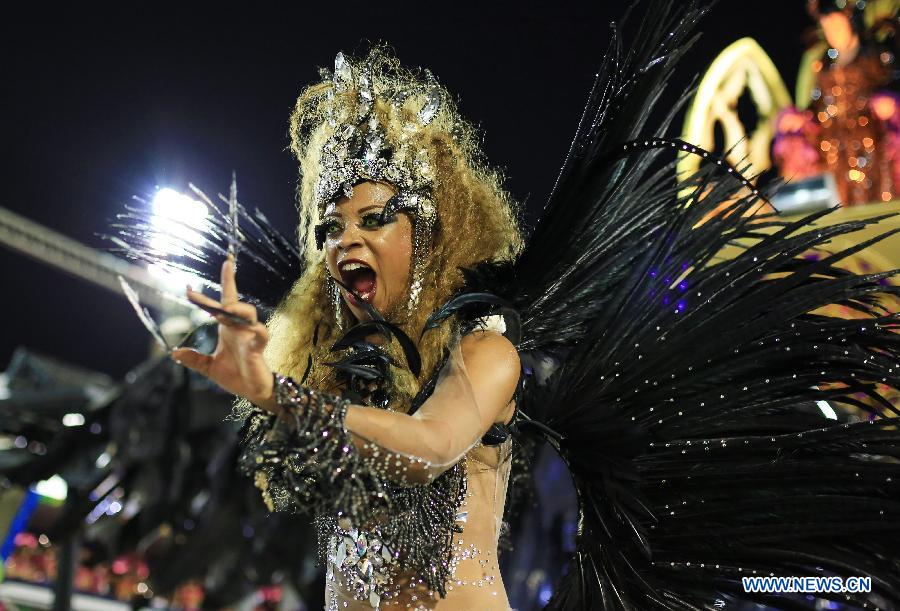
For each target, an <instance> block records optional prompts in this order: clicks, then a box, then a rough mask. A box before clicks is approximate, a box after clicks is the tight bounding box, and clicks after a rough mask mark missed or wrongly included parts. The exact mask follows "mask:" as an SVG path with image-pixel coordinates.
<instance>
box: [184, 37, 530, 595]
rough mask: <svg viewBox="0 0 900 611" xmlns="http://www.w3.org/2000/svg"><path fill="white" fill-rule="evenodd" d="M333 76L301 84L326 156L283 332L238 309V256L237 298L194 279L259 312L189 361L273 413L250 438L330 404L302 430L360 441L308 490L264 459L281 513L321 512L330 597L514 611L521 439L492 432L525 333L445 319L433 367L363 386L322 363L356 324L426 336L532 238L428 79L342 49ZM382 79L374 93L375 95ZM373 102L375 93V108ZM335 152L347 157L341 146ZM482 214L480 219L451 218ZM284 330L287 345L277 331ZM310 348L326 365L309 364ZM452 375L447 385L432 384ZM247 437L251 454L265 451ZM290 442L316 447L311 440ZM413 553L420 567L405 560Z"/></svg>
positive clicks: (229, 321)
mask: <svg viewBox="0 0 900 611" xmlns="http://www.w3.org/2000/svg"><path fill="white" fill-rule="evenodd" d="M330 84H331V88H330V89H328V91H329V92H330V93H329V94H326V95H324V96H323V95H322V93H323V87H322V86H321V85H318V86H314V87H312V88H310V89H309V90H308V91H307V92H306V93H305V94H304V95H303V96H301V98H300V101H299V102H298V108H297V111H296V112H295V115H294V119H293V124H294V130H293V134H294V150H295V151H296V152H297V155H298V157H299V159H300V161H301V165H302V166H303V167H304V169H306V168H315V169H311V170H309V171H305V172H304V180H303V184H302V190H303V196H302V197H301V205H302V206H303V208H302V210H301V218H303V220H304V224H305V226H306V227H307V228H308V229H307V231H308V235H303V236H302V237H303V238H306V239H309V240H313V239H316V238H318V240H319V242H318V244H317V245H314V246H312V247H311V248H309V249H308V251H307V252H308V260H307V262H306V272H305V274H304V275H303V276H302V277H301V279H300V281H299V282H298V283H297V286H296V287H295V288H294V290H293V291H292V292H291V294H290V295H289V296H288V297H287V299H286V300H285V301H284V302H283V304H282V306H281V308H280V310H279V311H278V313H277V314H276V315H275V317H274V319H273V320H272V321H271V322H270V329H271V332H270V331H269V330H267V329H266V327H265V326H264V325H262V324H261V323H259V322H257V319H256V308H254V307H253V306H251V305H249V304H245V303H240V302H238V292H237V288H236V285H235V278H234V266H233V262H231V261H226V263H225V264H224V266H223V268H222V301H221V303H218V302H214V301H212V300H211V299H209V298H208V297H205V296H203V295H202V294H200V293H195V292H193V291H190V292H189V293H188V296H189V298H190V299H191V300H192V301H195V302H197V303H201V304H204V305H206V306H212V307H220V308H223V309H224V310H225V311H226V312H229V313H231V314H235V315H238V316H242V317H244V318H246V319H248V320H250V321H252V324H250V325H246V324H242V323H240V322H235V321H234V319H233V318H228V317H224V316H221V315H220V316H219V317H218V320H219V322H220V324H221V325H222V327H221V331H220V333H221V335H220V342H219V347H218V348H217V350H216V352H215V353H214V354H213V355H210V356H206V355H202V354H200V353H198V352H195V351H193V350H188V349H180V350H176V351H175V352H174V353H173V357H174V358H176V359H178V360H179V361H180V362H182V363H183V364H184V365H186V366H187V367H190V368H191V369H195V370H197V371H199V372H200V373H202V374H204V375H207V376H209V377H210V378H211V379H213V380H215V381H216V382H218V383H219V384H220V385H221V386H222V387H223V388H225V389H226V390H228V391H229V392H232V393H234V394H236V395H238V396H241V397H244V398H246V399H247V400H248V401H249V402H251V403H252V404H254V405H256V406H258V407H260V408H262V409H263V410H265V412H262V411H256V412H254V414H253V418H252V422H251V425H250V432H249V435H250V437H251V438H252V437H253V435H256V434H257V433H258V434H260V435H265V436H267V437H271V436H273V435H275V434H276V433H277V432H278V430H277V429H278V427H279V426H287V427H289V426H290V425H291V424H292V422H293V419H294V418H301V419H302V418H305V417H307V416H309V415H310V414H309V412H310V410H318V409H319V408H323V409H324V410H325V411H326V412H328V413H329V415H328V417H327V418H326V419H325V420H322V421H320V422H317V423H315V424H307V425H304V427H303V429H304V430H308V431H313V430H315V431H319V430H327V429H329V428H331V427H335V428H334V430H333V434H332V435H331V436H330V437H329V438H328V439H327V440H326V443H325V444H322V445H319V444H317V445H318V447H317V448H316V450H317V453H318V454H319V455H321V453H323V452H328V451H330V448H332V447H333V446H334V445H335V444H337V445H341V446H343V445H344V444H348V443H350V441H351V440H352V442H353V443H354V444H355V449H354V450H351V451H349V452H347V454H346V455H345V456H344V457H342V458H341V459H340V460H339V461H338V462H330V461H323V462H322V463H321V464H318V465H309V464H307V465H305V466H304V469H309V470H311V471H316V472H317V473H316V475H318V476H320V478H333V479H334V480H335V481H332V482H330V484H329V485H328V487H329V488H330V490H329V491H327V492H325V491H323V490H319V487H321V486H322V483H321V482H319V483H317V484H316V488H315V489H312V488H310V489H309V490H306V489H304V490H298V489H297V488H298V486H297V482H296V478H297V477H300V476H302V475H303V469H294V470H290V469H289V470H287V471H284V470H281V469H279V467H278V465H279V464H280V461H282V460H284V455H283V454H281V453H277V454H276V455H275V456H274V460H275V461H279V462H276V463H274V465H273V464H270V463H268V462H265V461H264V462H262V463H260V464H261V465H265V466H264V467H261V466H260V465H256V464H253V463H252V462H251V465H250V467H251V469H253V470H255V471H256V477H257V481H258V484H259V485H260V487H261V488H262V489H263V494H264V497H265V499H266V501H267V503H268V504H269V506H270V508H271V509H273V510H274V509H276V508H278V509H290V506H291V504H298V505H300V507H301V508H313V509H315V511H316V513H317V514H318V516H319V523H320V529H321V531H322V534H321V536H322V540H323V543H325V544H326V545H327V550H326V559H327V561H328V580H329V581H328V593H327V599H328V600H329V603H328V604H329V605H331V606H333V607H335V608H362V607H366V608H371V607H378V606H379V605H380V606H382V607H387V608H390V607H392V606H396V607H399V608H408V607H410V606H412V607H419V606H421V607H423V608H432V607H433V606H434V605H435V604H437V602H438V598H439V596H443V597H444V602H443V603H442V605H441V608H444V607H448V608H459V609H476V608H477V609H489V608H497V609H503V608H508V606H509V605H508V602H506V594H505V591H504V588H503V582H502V580H501V578H500V573H499V568H498V566H497V541H498V537H499V526H500V519H501V517H502V514H503V506H504V499H505V496H506V495H505V489H506V480H507V474H508V470H509V463H510V453H511V450H510V444H511V441H510V440H509V439H508V438H506V437H507V436H506V435H503V437H504V438H502V439H501V438H499V437H498V435H497V434H496V433H494V435H493V436H492V437H491V438H490V439H485V438H484V436H485V435H486V434H487V433H488V431H489V430H490V429H491V428H493V427H495V425H496V426H498V427H503V426H504V425H506V424H509V423H510V422H511V421H512V418H513V415H514V413H515V407H516V402H515V398H514V395H515V393H516V390H517V386H518V383H519V379H520V374H521V367H520V364H519V359H518V355H517V353H516V350H515V347H514V346H513V344H512V343H511V342H510V341H509V340H508V339H506V338H505V337H504V336H503V335H502V334H501V333H499V332H498V331H497V330H494V329H488V328H481V327H482V326H479V327H478V328H472V325H471V324H466V325H463V326H461V327H459V328H451V327H449V326H446V327H442V328H441V329H440V331H439V332H434V333H429V334H428V335H426V340H425V341H423V342H421V343H420V344H419V346H418V352H420V353H421V357H422V359H423V362H422V366H421V373H420V374H419V376H417V377H414V376H412V375H410V374H409V373H408V372H406V373H407V375H406V376H402V375H398V376H396V377H395V376H393V375H391V374H389V373H387V372H385V374H386V375H384V376H383V377H382V378H381V379H378V380H372V379H370V380H365V381H364V382H363V380H362V379H361V378H360V377H359V376H344V379H341V376H336V375H335V373H334V371H335V369H334V368H332V367H329V366H327V365H326V363H325V361H327V360H329V354H328V352H327V351H325V350H321V349H320V350H319V351H318V354H317V353H316V348H317V346H315V343H316V342H318V343H319V345H324V346H326V347H327V346H330V345H331V344H333V343H334V342H335V341H336V340H338V338H339V337H340V335H341V333H342V332H343V331H346V330H347V329H348V328H350V327H352V326H353V325H354V324H356V323H360V322H365V321H371V320H372V316H373V315H375V316H378V317H380V316H381V314H380V313H384V316H385V317H386V318H387V319H388V320H392V321H397V322H399V323H401V324H402V325H403V326H404V327H405V328H407V329H420V328H421V327H422V326H423V324H424V323H425V318H426V316H425V315H423V313H424V314H427V313H430V312H431V310H432V309H434V308H435V307H436V306H437V305H440V304H441V303H443V302H445V301H447V300H448V299H449V298H450V297H452V296H453V294H454V293H455V292H457V291H458V290H459V289H460V288H462V286H463V276H462V274H461V272H460V271H459V270H458V268H460V267H468V266H471V265H474V264H475V263H478V262H480V261H486V260H495V261H499V260H501V259H509V258H510V257H512V256H514V255H515V254H516V253H517V251H518V250H519V249H520V247H521V238H520V235H519V232H518V228H517V225H516V219H515V214H514V210H513V207H512V204H511V202H510V200H509V198H508V196H507V195H506V194H505V193H504V192H503V191H502V190H500V188H499V186H498V184H499V180H498V178H497V177H496V176H495V175H493V174H491V173H489V172H487V171H486V170H484V169H482V168H481V166H480V165H479V161H478V159H477V157H476V154H475V148H474V144H473V140H472V136H471V132H470V128H469V127H468V126H467V125H466V124H465V123H464V122H463V121H462V120H461V119H460V118H459V117H458V115H457V114H456V112H455V110H454V108H453V106H452V104H451V102H450V98H449V94H448V93H447V92H446V91H445V90H443V89H442V88H440V87H439V86H438V85H437V84H436V83H434V82H431V83H429V82H427V81H426V82H422V81H418V80H416V78H415V76H414V75H412V74H410V73H406V72H404V71H403V70H402V69H401V68H400V67H399V66H398V65H397V64H396V62H395V60H393V59H392V58H391V57H390V56H389V55H388V54H387V53H386V52H385V51H384V50H383V49H376V50H374V51H373V52H372V53H371V54H370V55H369V57H368V58H367V59H366V61H365V62H364V63H362V64H360V65H355V66H352V67H351V64H350V62H349V61H348V60H345V59H344V58H343V56H340V55H339V56H338V59H337V61H336V70H335V74H334V76H333V77H332V79H331V83H330ZM365 86H369V87H370V89H369V90H365V89H363V90H362V92H360V91H359V88H360V87H365ZM342 89H343V90H344V91H342ZM341 94H344V98H345V99H343V100H342V99H341ZM401 95H403V96H405V97H404V98H403V99H402V101H398V100H399V96H401ZM361 100H363V101H365V102H369V100H371V102H370V103H368V105H367V106H365V107H362V106H363V104H364V102H362V101H361ZM342 113H343V115H342ZM337 116H344V117H345V125H344V127H346V126H349V127H350V128H351V130H350V133H347V132H346V131H342V130H341V129H340V127H339V128H338V129H335V128H334V127H333V126H332V125H331V124H330V121H331V120H334V119H335V117H337ZM323 118H324V119H325V120H322V119H323ZM346 118H349V120H348V119H346ZM354 130H355V131H354ZM354 139H358V141H355V140H354ZM354 146H355V147H356V151H357V153H356V155H355V156H353V155H351V153H350V149H351V148H352V147H354ZM404 147H406V149H404ZM336 149H341V156H340V158H338V156H335V157H333V158H329V157H328V154H329V153H330V152H331V151H333V150H336ZM405 151H410V155H409V158H406V157H404V154H405ZM432 175H433V176H435V177H436V178H431V176H432ZM467 225H468V226H471V227H475V228H477V230H475V231H471V232H464V231H458V230H455V229H454V228H456V227H461V226H467ZM416 287H419V288H418V290H415V289H416ZM338 295H339V296H338ZM323 306H324V307H323ZM366 306H369V307H368V308H367V307H366ZM371 331H377V329H376V328H374V327H373V329H372V330H371ZM270 334H271V335H272V336H273V337H274V338H276V339H275V340H273V341H272V342H271V344H269V335H270ZM313 336H316V339H315V340H311V339H310V338H312V337H313ZM379 339H383V338H381V337H380V336H379V335H378V334H377V333H373V332H370V333H369V334H365V335H363V334H360V336H359V337H358V340H369V341H371V342H374V343H371V344H364V345H357V346H355V349H354V351H355V352H357V353H369V352H372V351H380V347H379V346H378V345H377V342H378V341H379ZM267 344H268V350H267ZM445 353H446V354H445ZM388 354H389V353H387V352H385V353H384V357H385V358H386V359H388V358H391V357H390V356H389V355H388ZM307 356H311V358H312V360H311V361H310V362H311V363H312V366H311V368H310V371H309V374H308V376H305V375H304V368H303V366H304V365H305V364H306V362H307ZM397 356H398V357H399V356H400V355H397ZM418 357H419V355H416V358H418ZM270 363H271V364H272V365H271V367H272V368H274V370H275V371H278V372H279V373H284V374H289V375H291V376H293V377H294V379H295V380H298V381H299V380H301V379H302V378H303V377H306V379H308V380H309V381H310V382H308V384H309V386H310V387H311V388H316V389H321V392H320V391H318V390H317V391H315V392H314V393H313V395H308V393H307V391H305V390H301V388H300V386H299V385H298V383H297V382H295V381H293V380H291V379H288V378H283V377H280V376H277V377H275V382H274V383H273V374H272V369H270ZM396 370H397V371H398V372H400V373H402V370H400V369H399V368H396ZM337 371H338V373H340V371H341V368H337ZM439 371H440V375H441V378H440V381H439V382H437V384H436V385H435V386H434V388H433V390H432V389H431V388H430V387H429V388H427V389H425V388H420V387H422V386H423V385H425V384H424V383H425V382H427V381H428V380H432V379H433V378H434V377H435V375H437V374H438V373H439ZM313 380H315V381H314V382H312V381H313ZM358 382H363V383H362V384H361V385H360V384H359V383H358ZM376 386H383V387H378V388H376ZM354 391H355V392H354ZM341 392H343V393H344V397H345V399H343V400H342V399H339V398H338V394H340V393H341ZM297 393H301V394H300V395H298V394H297ZM303 393H306V394H303ZM329 393H332V394H329ZM301 395H302V396H301ZM307 395H308V396H307ZM310 401H312V403H310ZM345 401H350V402H349V403H346V402H345ZM301 404H302V405H301ZM326 405H327V406H328V407H327V408H326V407H325V406H326ZM385 407H386V408H387V409H382V408H385ZM335 411H339V412H340V413H339V414H336V413H334V412H335ZM279 416H280V417H281V419H282V421H281V423H280V424H279V421H278V420H276V418H277V417H279ZM310 427H311V428H310ZM293 434H294V435H296V434H297V432H296V430H295V431H294V432H293ZM318 439H321V437H319V438H318ZM261 443H262V442H261ZM293 443H295V442H293ZM250 445H251V446H252V447H253V448H254V449H253V452H252V453H253V458H254V459H255V458H256V457H257V456H265V454H264V453H263V452H261V451H260V450H259V447H257V446H254V444H253V442H251V443H250ZM283 450H284V451H286V452H295V451H297V452H299V454H298V455H297V456H298V458H297V460H298V461H303V460H304V459H305V458H303V457H300V454H302V451H299V450H298V449H296V448H290V447H286V448H283ZM342 471H343V472H344V473H346V474H349V476H350V478H351V480H350V481H348V480H347V478H344V477H342V475H341V472H342ZM369 476H371V477H373V478H374V477H377V478H382V479H384V480H385V482H384V484H383V485H382V484H381V483H378V484H376V485H375V487H374V488H368V487H367V486H366V485H365V483H364V482H363V480H364V478H365V477H369ZM300 479H302V477H300ZM353 480H356V481H358V482H360V485H354V481H353ZM410 486H413V487H414V488H408V487H410ZM301 487H302V484H301ZM388 489H390V490H389V491H390V494H385V493H386V491H387V490H388ZM304 494H308V495H310V496H309V498H308V499H307V498H305V497H304V496H303V495H304ZM381 497H384V498H383V499H382V498H381ZM394 497H401V498H400V499H397V498H394ZM298 498H302V499H303V501H302V502H298ZM304 505H307V507H303V506H304ZM401 505H407V506H408V505H412V506H413V507H415V506H416V505H419V508H418V511H419V512H420V513H421V515H416V516H415V517H414V518H412V519H414V520H416V521H418V522H421V523H422V524H421V527H420V530H421V532H415V531H414V532H411V533H407V532H406V531H407V530H409V529H408V524H406V523H407V522H408V521H409V520H410V519H411V517H410V511H411V510H410V508H409V507H407V508H406V509H405V510H404V511H398V506H401ZM413 511H415V510H413ZM434 520H438V523H433V524H428V522H429V521H434ZM376 540H377V541H380V543H379V544H374V547H373V543H372V542H373V541H376ZM358 545H362V546H364V547H365V548H367V549H366V550H363V549H362V548H360V549H357V546H358ZM401 562H402V563H403V564H406V565H411V568H412V569H413V570H398V568H397V565H398V564H400V563H401ZM359 601H362V602H359ZM345 603H346V605H349V607H348V606H346V605H345Z"/></svg>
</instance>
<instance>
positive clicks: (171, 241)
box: [150, 187, 209, 256]
mask: <svg viewBox="0 0 900 611" xmlns="http://www.w3.org/2000/svg"><path fill="white" fill-rule="evenodd" d="M151 206H152V208H153V215H152V216H151V217H150V222H151V223H152V225H153V228H154V230H155V231H154V236H153V238H152V239H151V241H150V246H151V247H152V248H153V249H155V250H158V251H160V252H164V253H167V254H171V255H176V256H183V255H184V254H186V251H185V248H184V246H185V245H187V246H195V245H200V244H201V243H202V242H203V237H202V236H201V235H200V233H198V232H197V230H198V229H200V228H201V227H203V225H204V223H205V222H206V217H207V215H208V214H209V210H208V209H207V207H206V204H204V203H203V202H200V201H197V200H195V199H192V198H190V197H188V196H187V195H185V194H183V193H179V192H178V191H176V190H175V189H170V188H168V187H166V188H164V189H160V190H159V191H157V192H156V196H155V197H154V198H153V202H152V203H151Z"/></svg>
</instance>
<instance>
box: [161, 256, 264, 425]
mask: <svg viewBox="0 0 900 611" xmlns="http://www.w3.org/2000/svg"><path fill="white" fill-rule="evenodd" d="M187 297H188V299H189V300H191V301H192V302H194V303H197V304H203V305H207V306H212V307H216V308H221V309H223V310H225V311H226V312H229V313H231V314H236V315H237V316H240V317H242V318H244V319H247V320H249V321H250V322H251V324H245V323H241V322H237V321H235V320H233V319H230V318H229V317H227V316H222V315H218V316H215V319H216V320H217V321H218V322H219V343H218V344H217V345H216V349H215V351H214V352H213V353H212V354H202V353H200V352H197V351H196V350H193V349H191V348H177V349H176V350H173V351H172V358H173V359H175V360H176V361H177V362H179V363H181V364H182V365H184V366H185V367H187V368H189V369H193V370H194V371H196V372H198V373H201V374H203V375H204V376H206V377H208V378H209V379H210V380H212V381H214V382H215V383H216V384H218V385H219V386H221V387H222V388H224V389H225V390H227V391H228V392H230V393H233V394H235V395H240V396H242V397H244V398H246V399H247V400H248V401H250V402H251V403H253V404H255V405H258V406H260V407H262V408H264V409H268V410H270V411H276V410H277V405H276V403H275V398H274V396H273V388H274V384H273V380H272V371H271V370H270V369H269V367H268V365H266V362H265V361H264V360H263V349H264V348H265V346H266V343H267V342H268V341H269V333H268V330H267V329H266V327H265V325H263V324H262V323H261V322H259V321H258V320H257V318H256V308H255V307H253V306H252V305H250V304H249V303H241V302H240V301H238V292H237V284H236V283H235V280H234V260H233V259H232V258H231V257H229V258H227V259H226V260H225V262H224V263H223V264H222V302H221V303H219V302H217V301H215V300H214V299H210V298H209V297H207V296H205V295H203V294H202V293H198V292H196V291H193V290H192V289H191V288H190V287H188V289H187Z"/></svg>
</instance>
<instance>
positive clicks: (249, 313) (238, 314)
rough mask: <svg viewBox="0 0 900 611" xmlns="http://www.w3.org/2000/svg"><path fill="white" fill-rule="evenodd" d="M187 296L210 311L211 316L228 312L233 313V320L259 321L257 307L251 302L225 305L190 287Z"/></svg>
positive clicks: (248, 322) (195, 303) (203, 308)
mask: <svg viewBox="0 0 900 611" xmlns="http://www.w3.org/2000/svg"><path fill="white" fill-rule="evenodd" d="M187 298H188V301H190V302H191V303H193V304H194V305H195V306H197V307H198V308H200V309H202V310H204V311H206V312H208V313H209V314H210V315H211V316H217V315H219V314H220V313H222V312H227V313H228V314H231V315H232V316H231V317H232V318H233V319H234V320H233V322H238V323H243V324H253V323H255V322H256V321H257V316H256V307H254V306H252V305H250V304H249V303H242V302H240V301H238V302H235V303H233V304H230V305H223V304H220V303H219V302H218V301H216V300H215V299H212V298H210V297H207V296H206V295H204V294H203V293H198V292H196V291H194V290H193V289H190V288H189V289H188V291H187Z"/></svg>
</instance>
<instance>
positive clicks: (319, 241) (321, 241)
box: [313, 223, 326, 250]
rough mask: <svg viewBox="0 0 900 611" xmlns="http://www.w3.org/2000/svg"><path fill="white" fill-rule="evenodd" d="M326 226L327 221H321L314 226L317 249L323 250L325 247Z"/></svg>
mask: <svg viewBox="0 0 900 611" xmlns="http://www.w3.org/2000/svg"><path fill="white" fill-rule="evenodd" d="M325 227H326V223H319V224H318V225H316V226H315V227H314V228H313V234H314V235H315V237H316V250H322V248H324V247H325Z"/></svg>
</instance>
